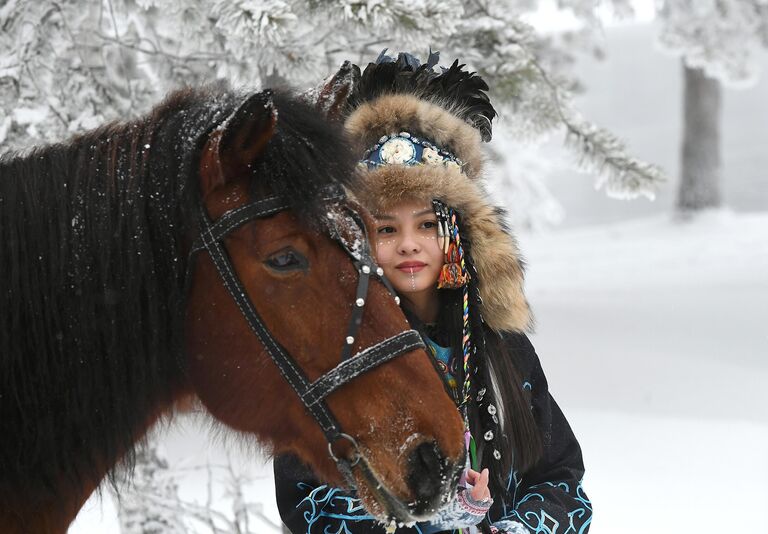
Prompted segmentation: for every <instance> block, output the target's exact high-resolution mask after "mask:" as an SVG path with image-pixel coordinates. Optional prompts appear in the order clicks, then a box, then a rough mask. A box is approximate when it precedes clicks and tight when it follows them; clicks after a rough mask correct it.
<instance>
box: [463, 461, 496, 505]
mask: <svg viewBox="0 0 768 534" xmlns="http://www.w3.org/2000/svg"><path fill="white" fill-rule="evenodd" d="M467 482H468V483H469V484H471V485H472V489H471V490H470V495H471V496H472V499H474V500H475V501H476V502H482V501H487V500H489V499H490V498H491V490H489V489H488V468H485V469H483V470H482V472H480V473H478V472H477V471H475V470H474V469H467Z"/></svg>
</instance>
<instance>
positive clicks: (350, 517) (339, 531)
mask: <svg viewBox="0 0 768 534" xmlns="http://www.w3.org/2000/svg"><path fill="white" fill-rule="evenodd" d="M298 486H299V488H301V489H302V490H310V491H309V494H307V496H306V497H304V498H303V499H302V500H301V501H300V502H299V504H297V505H296V507H297V508H298V507H300V506H301V505H303V504H305V503H307V504H308V505H309V509H308V510H307V511H305V512H304V514H303V516H304V520H305V521H306V522H307V534H309V533H310V532H311V531H312V525H313V524H315V523H316V522H317V521H318V520H319V519H320V518H321V517H326V518H330V519H336V520H338V521H337V522H333V523H334V524H332V525H328V526H326V527H325V528H324V529H323V534H352V531H351V530H350V529H349V527H348V526H347V521H352V522H354V521H365V520H368V521H373V520H374V517H373V516H372V515H370V514H368V513H367V512H366V511H365V509H364V508H363V505H362V503H361V501H360V499H357V498H355V497H350V496H349V495H345V494H344V493H342V490H340V489H339V488H330V487H328V486H327V485H325V484H323V485H322V486H318V487H316V488H313V487H312V486H310V485H309V484H305V483H303V482H299V484H298ZM326 508H330V509H329V510H326ZM332 510H333V511H332ZM334 529H335V530H334Z"/></svg>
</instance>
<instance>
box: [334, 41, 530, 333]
mask: <svg viewBox="0 0 768 534" xmlns="http://www.w3.org/2000/svg"><path fill="white" fill-rule="evenodd" d="M381 61H382V58H381V57H380V58H379V60H377V63H371V64H370V65H368V67H367V68H366V70H365V72H363V74H362V77H361V78H360V80H359V82H358V85H357V87H355V88H354V89H353V94H352V96H351V97H350V107H351V108H352V109H348V110H347V115H346V118H345V119H344V126H345V129H346V131H347V133H348V134H349V138H350V140H351V142H352V143H354V145H355V146H356V148H357V150H358V152H359V153H360V155H361V157H362V154H363V153H364V152H365V151H366V150H368V149H371V148H372V147H373V145H374V144H376V143H377V141H378V140H379V139H380V138H381V137H382V136H387V135H393V134H398V133H400V132H408V133H409V134H411V135H415V136H418V137H421V138H423V139H426V140H428V141H430V142H431V143H433V144H435V145H436V146H437V147H438V148H440V149H442V150H446V151H448V152H450V153H452V154H453V155H454V156H456V157H457V158H458V159H460V160H461V161H462V167H461V168H458V167H456V166H453V167H451V166H446V165H441V164H417V165H413V166H409V165H399V164H388V165H381V166H378V167H375V168H373V169H368V168H367V167H365V166H364V165H362V166H361V169H360V171H359V175H360V176H359V180H357V181H355V183H353V185H352V186H351V189H352V193H353V195H354V196H356V197H357V198H358V200H359V201H360V202H361V203H362V204H363V205H364V206H366V207H367V208H369V209H370V210H371V211H373V212H374V213H377V212H378V213H381V212H383V211H386V210H387V209H388V208H391V207H392V206H394V205H395V204H397V203H399V202H402V201H404V200H423V201H425V202H430V201H431V200H432V199H437V200H440V201H442V202H443V203H444V204H446V205H447V206H450V207H452V208H453V209H455V210H456V211H457V212H458V214H459V216H460V220H461V224H460V233H461V235H462V239H466V240H468V241H469V242H470V245H471V255H472V259H473V261H474V265H475V268H476V269H477V275H478V289H479V293H480V298H481V300H482V309H481V313H482V316H483V318H484V320H485V322H486V324H487V325H488V326H489V327H491V328H492V329H494V330H496V331H525V330H530V329H531V328H532V324H533V320H532V317H531V312H530V308H529V306H528V302H527V300H526V298H525V294H524V292H523V283H524V279H523V278H524V276H523V271H524V262H523V260H522V258H521V255H520V252H519V249H518V246H517V242H516V240H515V238H514V237H513V235H512V233H511V232H510V230H509V228H508V227H507V226H506V223H505V222H504V211H503V210H502V209H501V208H499V207H497V206H494V205H493V203H492V202H491V201H490V200H489V198H488V195H487V193H486V192H485V189H484V185H483V183H482V169H483V151H482V148H481V143H482V141H483V139H485V140H490V136H491V119H492V118H493V117H494V116H495V114H496V112H495V111H494V110H493V107H492V106H491V105H490V102H489V100H488V97H487V96H486V94H485V92H484V91H485V90H487V89H488V87H487V85H486V84H485V82H484V81H482V79H481V78H479V77H478V76H475V75H474V73H468V72H466V71H464V70H463V65H458V62H455V63H454V64H453V65H452V66H451V68H450V69H445V70H443V73H442V74H438V73H436V72H433V70H432V66H434V65H435V64H436V62H437V59H436V55H430V59H429V61H428V63H426V64H424V65H421V64H419V63H418V61H417V60H415V58H413V56H409V55H407V54H405V55H403V54H401V55H400V56H399V57H398V60H397V62H393V61H386V62H384V63H380V62H381ZM441 76H445V77H446V79H441ZM362 167H365V168H362Z"/></svg>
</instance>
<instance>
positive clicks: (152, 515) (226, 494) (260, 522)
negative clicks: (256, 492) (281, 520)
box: [115, 436, 281, 534]
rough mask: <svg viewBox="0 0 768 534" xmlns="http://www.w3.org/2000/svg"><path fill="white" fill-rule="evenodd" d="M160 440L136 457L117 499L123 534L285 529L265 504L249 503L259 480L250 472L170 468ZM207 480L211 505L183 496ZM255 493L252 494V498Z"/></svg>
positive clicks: (256, 533) (242, 533)
mask: <svg viewBox="0 0 768 534" xmlns="http://www.w3.org/2000/svg"><path fill="white" fill-rule="evenodd" d="M155 439H156V436H155V438H151V439H150V440H149V441H148V443H147V444H146V445H145V446H144V447H143V448H142V449H140V450H139V451H137V455H136V463H135V471H134V473H133V480H132V481H131V482H129V483H127V484H126V485H124V486H123V487H121V488H120V489H119V494H117V495H115V500H116V502H117V505H118V514H119V519H120V529H121V533H122V534H187V533H190V532H195V533H200V534H202V533H206V534H207V533H210V534H231V533H237V534H264V533H267V532H280V531H281V529H280V526H279V525H277V524H275V523H274V522H273V521H271V520H270V519H269V518H268V517H267V516H266V514H265V513H264V508H263V505H262V504H261V503H260V502H254V501H253V500H251V499H249V490H250V488H249V486H250V485H251V484H252V483H253V482H254V479H253V477H252V476H251V475H250V474H249V473H248V470H247V469H244V468H243V467H242V466H238V467H237V468H235V467H234V466H233V464H232V462H231V461H230V460H229V459H228V461H227V463H226V464H225V465H212V464H210V463H206V464H203V465H186V464H185V463H184V462H181V463H179V464H177V465H174V466H173V467H171V466H169V463H168V461H166V459H165V457H164V454H163V452H162V450H161V448H160V447H158V445H157V443H156V441H155ZM200 473H204V474H205V479H206V486H205V490H206V492H205V501H204V502H197V501H193V500H189V499H184V498H181V497H180V496H179V494H178V491H177V488H178V487H179V486H182V485H184V486H187V487H188V486H189V485H192V484H194V483H195V480H193V479H199V476H198V475H199V474H200ZM252 496H253V491H252V490H251V491H250V497H252Z"/></svg>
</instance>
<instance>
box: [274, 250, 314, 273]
mask: <svg viewBox="0 0 768 534" xmlns="http://www.w3.org/2000/svg"><path fill="white" fill-rule="evenodd" d="M264 263H266V265H267V267H269V268H270V269H272V270H275V271H279V272H287V271H296V270H299V269H306V268H307V266H308V265H309V262H308V261H307V258H305V257H304V256H303V255H301V254H300V253H299V252H297V251H296V250H294V249H292V248H286V249H283V250H280V251H279V252H275V253H274V254H272V255H271V256H270V257H269V258H267V259H266V261H265V262H264Z"/></svg>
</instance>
